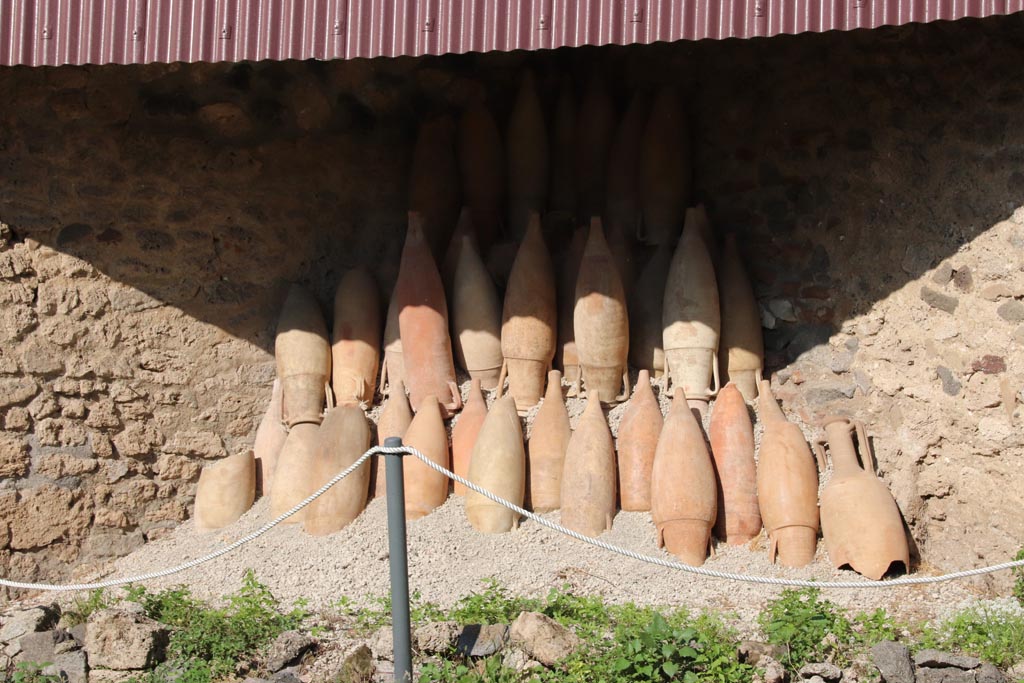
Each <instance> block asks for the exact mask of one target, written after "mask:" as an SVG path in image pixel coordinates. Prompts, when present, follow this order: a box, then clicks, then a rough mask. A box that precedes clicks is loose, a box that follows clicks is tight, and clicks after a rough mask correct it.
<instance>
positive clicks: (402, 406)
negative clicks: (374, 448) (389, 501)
mask: <svg viewBox="0 0 1024 683" xmlns="http://www.w3.org/2000/svg"><path fill="white" fill-rule="evenodd" d="M410 423H412V408H411V407H410V406H409V398H408V397H407V396H406V395H405V385H404V384H403V383H402V380H400V379H399V380H396V381H395V382H394V383H393V384H392V385H391V393H390V394H389V395H388V397H387V398H386V399H384V403H383V405H382V406H381V409H380V415H379V416H378V417H377V443H378V444H379V445H383V444H384V440H385V439H387V438H388V437H390V436H397V437H398V438H399V439H404V438H405V432H406V431H407V430H408V429H409V424H410ZM372 462H373V464H372V465H371V466H370V469H371V472H372V474H371V479H372V480H373V497H374V498H379V497H380V496H383V495H384V492H385V491H386V488H385V478H384V469H385V468H384V459H383V458H374V459H373V461H372Z"/></svg>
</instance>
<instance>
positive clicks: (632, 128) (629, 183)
mask: <svg viewBox="0 0 1024 683" xmlns="http://www.w3.org/2000/svg"><path fill="white" fill-rule="evenodd" d="M650 99H651V98H650V96H649V95H648V94H647V93H646V92H645V91H643V90H637V91H636V92H635V93H634V94H633V97H632V98H631V99H630V101H629V106H628V107H627V108H626V113H625V114H624V115H623V116H622V119H621V120H620V121H619V124H618V126H617V127H616V128H615V134H614V135H613V136H612V144H611V147H610V148H609V149H608V173H607V178H606V181H605V185H606V187H607V190H606V192H607V195H606V197H605V214H604V215H605V219H606V220H607V221H608V224H609V226H614V227H616V228H617V229H620V230H622V231H623V233H625V234H626V235H627V236H629V237H636V233H637V229H638V228H639V227H640V216H641V209H640V195H639V184H638V182H637V178H638V177H639V175H640V150H641V148H642V146H643V144H642V143H643V136H644V126H645V125H646V124H647V116H648V113H649V112H650V107H651V102H650ZM662 284H664V280H662Z"/></svg>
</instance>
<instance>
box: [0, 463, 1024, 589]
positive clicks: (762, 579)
mask: <svg viewBox="0 0 1024 683" xmlns="http://www.w3.org/2000/svg"><path fill="white" fill-rule="evenodd" d="M380 454H407V455H411V456H413V457H415V458H418V459H419V460H420V461H421V462H423V464H425V465H426V466H427V467H429V468H431V469H432V470H434V471H436V472H438V473H440V474H443V475H444V476H446V477H448V478H449V479H451V480H452V481H455V482H458V483H459V484H462V485H463V486H465V487H466V488H468V489H470V490H472V491H475V492H476V493H479V494H480V495H482V496H484V497H485V498H487V499H488V500H491V501H494V502H495V503H498V504H499V505H502V506H504V507H506V508H508V509H509V510H512V511H513V512H516V513H518V514H520V515H522V516H523V517H526V518H527V519H530V520H532V521H534V522H536V523H537V524H540V525H541V526H543V527H546V528H548V529H551V530H553V531H557V532H559V533H562V534H565V535H566V536H569V537H570V538H574V539H576V540H577V541H581V542H583V543H588V544H590V545H592V546H595V547H597V548H601V549H602V550H607V551H608V552H612V553H617V554H619V555H622V556H623V557H628V558H630V559H633V560H639V561H640V562H647V563H649V564H653V565H657V566H660V567H665V568H667V569H676V570H679V571H683V572H687V573H689V574H695V575H697V576H704V577H708V578H713V579H724V580H727V581H742V582H746V583H757V584H763V585H769V586H786V587H790V588H894V587H899V586H920V585H925V584H931V583H942V582H944V581H953V580H956V579H964V578H968V577H971V576H981V575H983V574H992V573H994V572H1000V571H1005V570H1007V569H1013V568H1014V567H1024V560H1014V561H1010V562H1002V563H1000V564H995V565H991V566H989V567H979V568H977V569H966V570H963V571H958V572H952V573H949V574H942V575H940V576H906V577H902V578H898V579H889V580H886V581H872V580H869V579H864V580H860V581H811V580H806V579H784V578H776V577H771V576H752V575H749V574H737V573H734V572H721V571H717V570H715V569H708V568H707V567H694V566H692V565H688V564H683V563H682V562H676V561H674V560H669V559H665V558H663V557H655V556H653V555H644V554H643V553H638V552H635V551H633V550H628V549H626V548H620V547H618V546H615V545H612V544H611V543H606V542H604V541H602V540H600V539H597V538H591V537H590V536H586V535H584V534H581V533H578V532H576V531H573V530H572V529H567V528H565V527H564V526H562V525H561V524H557V523H555V522H552V521H549V520H547V519H544V518H543V517H541V516H540V515H537V514H534V513H532V512H530V511H529V510H525V509H523V508H522V507H520V506H518V505H516V504H514V503H511V502H509V501H507V500H505V499H504V498H501V497H500V496H496V495H495V494H493V493H491V492H490V491H487V490H486V489H483V488H481V487H479V486H477V485H476V484H474V483H473V482H471V481H468V480H466V479H465V478H463V477H460V476H459V475H457V474H455V473H454V472H452V471H450V470H448V469H446V468H444V467H442V466H441V465H438V464H437V463H435V462H433V461H432V460H430V459H429V458H428V457H427V456H425V455H423V454H422V453H420V452H419V451H418V450H416V449H415V448H412V447H410V446H397V447H387V446H375V447H374V448H371V449H370V450H368V451H366V452H365V453H363V454H362V455H361V456H360V457H359V459H358V460H356V461H355V462H354V463H352V464H351V465H349V466H348V467H347V468H345V469H344V470H343V471H342V472H339V473H338V474H337V475H335V476H334V478H332V479H331V480H330V481H328V482H327V483H326V484H324V485H323V486H321V487H320V488H319V489H317V490H316V491H315V492H314V493H313V494H312V495H310V496H309V497H308V498H306V499H305V500H303V501H302V502H300V503H298V504H297V505H295V507H293V508H292V509H290V510H288V511H287V512H283V513H281V514H280V515H278V516H277V517H275V518H274V519H272V520H271V521H269V522H267V523H266V524H264V525H263V526H261V527H260V528H259V529H257V530H256V531H253V532H252V533H250V534H247V535H245V536H243V537H241V538H239V539H238V540H236V541H234V542H233V543H231V544H229V545H226V546H224V547H222V548H218V549H217V550H214V551H213V552H211V553H207V554H206V555H203V556H202V557H197V558H196V559H194V560H189V561H188V562H184V563H182V564H179V565H176V566H174V567H171V568H169V569H164V570H161V571H155V572H147V573H145V574H137V575H135V576H128V577H124V578H119V579H107V580H105V581H97V582H93V583H72V584H52V583H25V582H20V581H9V580H7V579H0V586H6V587H8V588H22V589H26V590H42V591H86V590H95V589H98V588H111V587H113V586H123V585H125V584H129V583H140V582H142V581H148V580H151V579H158V578H162V577H165V576H170V575H172V574H177V573H179V572H183V571H185V570H187V569H192V568H193V567H198V566H199V565H202V564H205V563H207V562H210V561H211V560H214V559H216V558H218V557H221V556H222V555H226V554H227V553H230V552H231V551H233V550H235V549H237V548H240V547H241V546H243V545H245V544H246V543H248V542H250V541H253V540H255V539H257V538H259V537H260V536H262V535H263V534H265V533H267V532H268V531H270V530H271V529H273V528H274V527H275V526H277V525H278V524H280V523H281V522H283V521H284V520H285V519H287V518H288V517H290V516H292V515H294V514H295V513H296V512H298V511H299V510H301V509H303V508H304V507H306V506H307V505H309V504H310V503H312V502H313V501H314V500H316V499H317V498H319V497H320V496H322V495H323V494H324V493H326V492H327V490H328V489H330V488H331V487H332V486H334V485H335V484H337V483H338V482H339V481H341V480H342V479H344V478H345V477H347V476H348V475H350V474H352V472H354V471H355V470H356V469H357V468H358V467H359V466H360V465H362V464H363V463H364V462H366V461H367V460H368V459H369V458H370V457H372V456H374V455H380Z"/></svg>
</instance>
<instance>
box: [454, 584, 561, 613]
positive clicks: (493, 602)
mask: <svg viewBox="0 0 1024 683" xmlns="http://www.w3.org/2000/svg"><path fill="white" fill-rule="evenodd" d="M484 586H485V587H484V590H483V591H481V592H479V593H472V594H470V595H466V596H463V597H462V598H461V599H460V600H459V601H458V602H457V603H455V607H454V608H452V610H451V612H450V613H449V615H448V616H449V618H450V619H452V620H453V621H457V622H459V623H460V624H503V623H508V622H510V621H512V620H513V619H515V618H516V617H517V616H519V613H520V612H537V611H539V610H540V607H541V605H542V602H541V601H539V600H536V599H532V598H524V597H519V596H514V595H512V594H511V593H509V591H508V589H507V588H505V587H504V586H502V585H501V583H499V582H498V581H497V580H496V579H493V578H490V579H484Z"/></svg>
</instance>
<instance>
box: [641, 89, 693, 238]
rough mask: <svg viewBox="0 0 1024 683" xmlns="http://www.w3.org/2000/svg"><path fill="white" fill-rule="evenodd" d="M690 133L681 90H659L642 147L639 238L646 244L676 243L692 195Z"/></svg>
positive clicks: (652, 106)
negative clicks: (641, 211) (680, 94)
mask: <svg viewBox="0 0 1024 683" xmlns="http://www.w3.org/2000/svg"><path fill="white" fill-rule="evenodd" d="M690 175H691V174H690V137H689V131H688V130H687V124H686V113H685V112H684V110H683V103H682V100H681V99H680V96H679V93H678V92H677V90H676V89H675V88H674V87H672V86H665V87H663V88H661V90H659V91H658V93H657V94H656V95H655V97H654V101H653V103H652V104H651V113H650V116H649V117H648V119H647V126H646V127H645V128H644V135H643V141H642V144H641V147H640V204H641V207H642V208H643V221H642V223H641V226H640V230H639V232H638V233H637V238H638V239H639V240H640V241H641V242H643V243H644V244H672V242H673V241H675V239H676V236H677V235H678V234H679V230H680V228H681V227H682V225H683V214H684V213H685V211H686V204H687V200H688V199H689V195H690V180H691V178H690Z"/></svg>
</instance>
